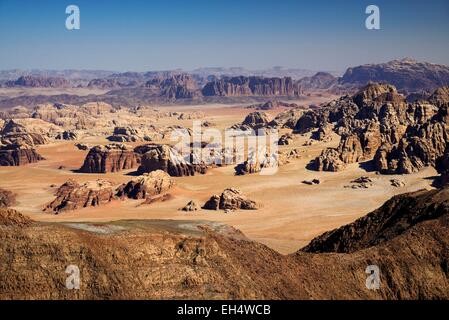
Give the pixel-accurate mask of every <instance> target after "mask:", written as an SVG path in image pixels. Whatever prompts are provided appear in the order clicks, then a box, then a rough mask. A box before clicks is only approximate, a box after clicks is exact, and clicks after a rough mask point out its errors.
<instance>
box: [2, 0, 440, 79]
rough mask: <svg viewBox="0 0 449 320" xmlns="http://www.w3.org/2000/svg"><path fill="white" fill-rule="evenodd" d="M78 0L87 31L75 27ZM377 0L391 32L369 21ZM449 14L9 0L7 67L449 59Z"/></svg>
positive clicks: (436, 8) (324, 65)
mask: <svg viewBox="0 0 449 320" xmlns="http://www.w3.org/2000/svg"><path fill="white" fill-rule="evenodd" d="M70 4H75V5H78V6H79V8H80V16H81V29H80V30H71V31H69V30H67V29H66V28H65V19H66V17H67V15H66V13H65V8H66V7H67V6H68V5H70ZM369 4H376V5H378V6H379V8H380V11H381V15H380V16H381V30H367V29H366V28H365V19H366V17H367V14H365V8H366V7H367V6H368V5H369ZM448 13H449V2H448V1H445V0H432V1H427V2H425V3H423V2H420V1H415V0H412V1H407V2H406V3H404V2H403V1H398V0H396V1H391V0H390V1H386V0H378V1H374V2H373V1H365V0H362V1H357V0H350V1H341V0H336V1H330V0H321V1H315V2H314V3H310V2H303V1H294V0H284V1H281V2H279V1H274V0H259V1H256V0H244V1H236V0H229V1H226V2H222V1H203V0H191V1H188V2H187V1H181V0H174V1H171V2H170V3H167V2H166V1H141V0H135V1H131V2H126V3H124V2H120V1H95V2H93V1H86V0H80V1H70V2H66V1H52V0H45V1H39V3H36V2H35V1H34V2H33V1H26V0H21V1H20V0H19V1H11V0H0V41H1V43H2V50H0V70H11V69H22V70H31V69H41V70H69V69H73V70H108V71H115V72H123V71H136V72H144V71H149V70H152V71H153V70H154V71H156V70H176V69H183V70H187V71H191V70H194V69H197V68H206V67H207V68H213V67H222V68H230V67H243V68H245V69H247V70H263V69H270V68H272V67H273V66H283V67H285V68H294V69H305V70H311V71H332V72H343V71H344V70H346V69H347V68H348V67H351V66H356V65H362V64H367V63H382V62H387V61H390V60H394V59H402V58H404V57H412V58H414V59H416V60H419V61H426V62H431V63H436V64H445V65H448V64H449V55H447V52H448V51H449V42H448V41H445V39H446V35H447V33H448V32H449V21H448V20H447V18H446V17H447V14H448ZM429 21H431V22H432V23H429Z"/></svg>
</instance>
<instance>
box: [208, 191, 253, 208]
mask: <svg viewBox="0 0 449 320" xmlns="http://www.w3.org/2000/svg"><path fill="white" fill-rule="evenodd" d="M203 209H206V210H237V209H243V210H256V209H257V204H256V203H255V202H254V201H252V200H250V199H248V198H247V197H246V196H245V195H244V194H243V193H242V192H241V191H240V190H238V189H235V188H228V189H225V190H224V191H223V193H222V194H221V195H220V196H218V195H213V196H212V197H211V198H210V199H209V200H208V201H207V202H206V203H205V204H204V206H203Z"/></svg>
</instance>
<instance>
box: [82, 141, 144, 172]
mask: <svg viewBox="0 0 449 320" xmlns="http://www.w3.org/2000/svg"><path fill="white" fill-rule="evenodd" d="M139 163H140V156H139V154H137V153H135V152H134V150H133V149H131V148H128V147H126V146H125V145H122V144H109V145H106V146H96V147H93V148H91V149H90V151H89V153H88V154H87V156H86V159H85V160H84V163H83V166H82V167H81V168H80V170H79V171H80V172H84V173H106V172H117V171H120V170H127V169H133V168H136V167H137V166H138V165H139Z"/></svg>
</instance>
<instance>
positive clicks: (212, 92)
mask: <svg viewBox="0 0 449 320" xmlns="http://www.w3.org/2000/svg"><path fill="white" fill-rule="evenodd" d="M202 93H203V95H204V96H220V97H233V96H298V95H299V94H300V93H301V90H300V87H299V86H298V85H297V84H295V83H294V81H293V80H292V78H290V77H285V78H263V77H244V76H240V77H231V78H229V77H223V78H221V79H219V80H214V81H211V82H208V83H207V84H206V85H205V86H204V87H203V89H202Z"/></svg>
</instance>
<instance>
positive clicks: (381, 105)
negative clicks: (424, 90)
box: [295, 83, 449, 174]
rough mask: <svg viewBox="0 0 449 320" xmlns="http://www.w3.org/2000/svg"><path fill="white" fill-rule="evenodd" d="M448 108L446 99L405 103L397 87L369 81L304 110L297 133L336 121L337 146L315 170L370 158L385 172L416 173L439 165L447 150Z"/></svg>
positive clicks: (321, 156) (324, 153) (324, 156)
mask: <svg viewBox="0 0 449 320" xmlns="http://www.w3.org/2000/svg"><path fill="white" fill-rule="evenodd" d="M447 110H448V104H447V103H439V104H438V105H433V104H431V103H430V102H427V101H420V102H414V103H407V102H406V101H405V98H404V97H403V96H402V95H400V94H398V93H397V91H396V89H395V88H394V87H393V86H391V85H386V84H376V83H370V84H368V85H367V86H366V87H364V88H363V89H362V90H361V91H359V92H358V93H357V94H355V95H354V96H352V97H349V96H345V97H342V98H340V99H339V100H336V101H333V102H331V103H328V104H327V105H325V106H323V108H321V109H319V110H312V111H308V112H306V113H304V114H303V115H302V116H301V118H299V120H298V122H297V124H296V126H295V132H298V133H304V132H308V131H311V130H312V129H314V128H318V129H321V128H324V127H325V126H327V125H328V124H329V123H335V126H334V131H335V132H336V133H338V134H339V135H340V136H341V139H340V143H339V146H338V147H337V148H336V149H332V150H324V151H323V152H322V154H321V155H320V156H319V157H318V158H316V160H315V161H314V164H313V167H314V168H315V169H317V170H331V171H335V170H341V169H344V166H342V165H340V164H341V163H340V162H343V163H344V164H349V163H354V162H361V161H370V160H372V164H373V166H374V168H375V169H376V170H378V171H379V172H381V173H384V174H395V173H396V174H403V173H412V172H417V171H419V170H421V169H422V168H424V167H426V166H435V162H436V159H437V158H439V157H441V156H442V155H443V153H444V150H445V148H446V145H447V143H448V137H449V136H448V119H449V117H448V111H447ZM326 163H327V164H336V165H327V164H326Z"/></svg>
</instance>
